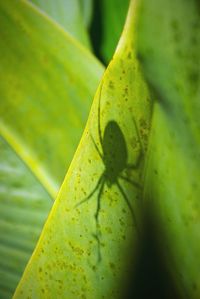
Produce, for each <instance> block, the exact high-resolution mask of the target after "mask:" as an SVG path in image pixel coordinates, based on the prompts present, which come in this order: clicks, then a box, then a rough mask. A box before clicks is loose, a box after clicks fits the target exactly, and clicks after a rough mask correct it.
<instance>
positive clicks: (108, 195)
mask: <svg viewBox="0 0 200 299" xmlns="http://www.w3.org/2000/svg"><path fill="white" fill-rule="evenodd" d="M135 8H136V7H135V1H132V2H131V6H130V12H129V17H128V19H127V23H126V27H125V30H124V33H123V35H122V38H121V40H120V42H119V45H118V48H117V51H116V53H115V56H114V59H113V60H112V61H111V63H110V65H109V67H108V69H107V70H106V72H105V75H104V76H103V79H102V82H101V84H100V86H99V88H98V90H97V93H96V96H95V98H94V102H93V105H92V109H91V112H90V115H89V119H88V122H87V125H86V129H85V131H84V134H83V137H82V139H81V141H80V144H79V146H78V149H77V151H76V154H75V156H74V159H73V161H72V164H71V166H70V168H69V170H68V173H67V176H66V178H65V180H64V183H63V185H62V187H61V190H60V192H59V195H58V197H57V199H56V201H55V204H54V206H53V209H52V210H51V213H50V215H49V217H48V220H47V222H46V225H45V227H44V230H43V233H42V235H41V238H40V240H39V243H38V245H37V247H36V249H35V251H34V254H33V256H32V258H31V260H30V262H29V264H28V266H27V268H26V270H25V272H24V275H23V277H22V280H21V282H20V284H19V286H18V288H17V290H16V293H15V296H14V298H27V297H31V298H40V297H46V298H56V297H59V298H69V299H70V298H88V299H89V298H91V299H93V298H97V299H98V298H121V297H122V296H123V298H127V297H126V294H127V293H129V291H131V286H132V279H133V276H132V275H131V274H132V273H133V272H134V267H135V263H136V261H137V248H138V243H139V241H140V240H141V238H142V234H141V231H142V227H141V226H140V209H141V206H142V201H141V198H142V194H141V193H142V186H141V175H142V171H143V162H144V154H145V148H146V143H147V138H148V133H149V124H150V119H151V101H150V99H149V94H148V90H147V88H146V85H145V83H144V81H143V79H142V76H141V73H140V67H139V65H138V62H137V60H136V58H135V52H134V34H133V33H134V22H135ZM101 139H102V140H101ZM129 283H130V284H129ZM127 295H128V294H127Z"/></svg>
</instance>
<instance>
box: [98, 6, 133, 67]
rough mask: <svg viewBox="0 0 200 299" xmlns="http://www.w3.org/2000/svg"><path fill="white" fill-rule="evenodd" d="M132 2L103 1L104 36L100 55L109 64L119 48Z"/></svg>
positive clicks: (101, 7)
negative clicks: (119, 41) (118, 44)
mask: <svg viewBox="0 0 200 299" xmlns="http://www.w3.org/2000/svg"><path fill="white" fill-rule="evenodd" d="M129 2H130V0H123V1H121V0H109V1H108V0H102V1H101V6H100V8H99V9H101V18H102V36H101V45H100V54H101V56H102V57H103V60H104V61H105V62H106V63H108V62H109V61H110V60H111V58H112V56H113V54H114V52H115V48H116V46H117V43H118V40H119V38H120V35H121V33H122V30H123V27H124V23H125V18H126V15H127V12H128V5H129Z"/></svg>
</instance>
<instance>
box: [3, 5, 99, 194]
mask: <svg viewBox="0 0 200 299" xmlns="http://www.w3.org/2000/svg"><path fill="white" fill-rule="evenodd" d="M0 28H1V29H0V32H1V39H0V64H1V75H0V95H1V105H0V131H1V134H2V135H3V137H4V138H5V139H6V140H7V141H8V143H9V144H11V146H12V147H13V148H14V149H15V151H17V153H18V154H19V156H20V157H22V159H23V160H24V161H25V162H26V163H27V164H28V166H29V167H30V169H31V170H32V171H33V172H34V173H35V175H36V176H37V177H38V178H39V180H40V181H41V183H42V184H43V185H44V186H45V188H46V189H47V190H48V192H49V193H50V194H51V195H52V196H53V197H54V196H55V194H56V193H57V190H58V188H59V186H60V183H61V181H62V179H63V177H64V174H65V172H66V169H67V168H68V166H69V163H70V161H71V159H72V157H73V154H74V151H75V149H76V146H77V144H78V141H79V139H80V136H81V133H82V130H83V127H84V124H85V121H86V119H87V116H88V111H89V107H90V105H91V99H92V96H93V95H94V92H95V89H96V87H97V85H98V82H99V80H100V77H101V75H102V73H103V67H102V66H101V65H100V64H99V62H98V61H97V60H96V59H95V58H94V57H93V56H92V55H91V54H90V53H89V52H88V51H87V50H85V49H84V48H83V47H82V46H81V45H80V44H79V43H78V42H76V41H75V40H74V39H73V38H72V37H70V36H69V35H68V34H67V33H66V32H64V31H63V30H62V28H61V27H59V26H58V25H57V24H56V23H54V22H53V21H52V20H51V19H49V18H48V17H47V16H45V15H44V14H42V13H41V12H40V11H38V10H37V9H36V8H35V7H33V6H32V5H31V4H30V3H29V2H24V1H16V0H14V1H11V0H8V1H1V3H0Z"/></svg>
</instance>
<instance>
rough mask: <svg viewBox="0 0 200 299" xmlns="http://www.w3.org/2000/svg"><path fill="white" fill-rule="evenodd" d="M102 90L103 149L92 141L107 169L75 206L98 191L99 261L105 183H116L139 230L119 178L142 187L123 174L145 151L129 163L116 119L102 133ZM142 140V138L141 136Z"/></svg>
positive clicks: (95, 235)
mask: <svg viewBox="0 0 200 299" xmlns="http://www.w3.org/2000/svg"><path fill="white" fill-rule="evenodd" d="M101 91H102V85H101V87H100V95H99V106H98V135H99V141H100V145H101V149H100V148H99V147H98V145H97V143H96V142H95V141H94V138H93V137H92V136H91V138H92V142H93V144H94V147H95V149H96V151H97V152H98V154H99V157H100V158H101V160H102V162H103V164H104V166H105V169H104V171H103V173H102V174H101V176H100V178H99V179H98V181H97V184H96V186H95V187H94V189H93V190H92V191H91V192H90V193H89V195H88V196H87V197H85V198H84V199H83V200H82V201H80V202H79V203H78V204H77V205H76V206H75V207H78V206H80V205H81V204H83V203H85V202H86V201H88V200H90V199H91V198H92V197H93V195H94V194H95V193H96V192H97V191H98V196H97V207H96V212H95V214H94V217H95V221H96V234H94V237H95V239H96V240H97V243H98V262H100V261H101V252H100V245H101V244H100V235H101V233H100V229H99V228H100V226H99V213H100V210H101V196H102V193H103V190H104V187H105V185H107V187H108V188H111V187H112V185H116V186H117V187H118V189H119V191H120V193H121V194H122V196H123V198H124V200H125V201H126V203H127V205H128V208H129V210H130V212H131V215H132V218H133V222H134V225H135V227H136V230H137V231H138V227H137V222H136V217H135V214H134V210H133V208H132V206H131V204H130V202H129V199H128V197H127V195H126V193H125V191H124V189H123V188H122V186H121V184H120V182H119V179H122V180H124V181H126V182H128V183H130V184H132V185H133V186H134V187H136V188H141V186H140V185H139V184H138V183H137V182H135V181H132V180H131V179H130V178H129V177H128V176H126V175H123V172H124V171H125V170H128V169H137V168H138V167H139V164H140V161H141V159H142V156H143V151H142V150H141V151H140V154H139V157H138V159H137V161H136V163H135V164H129V163H128V162H127V161H128V151H127V147H126V141H125V138H124V135H123V133H122V130H121V129H120V127H119V125H118V124H117V122H116V121H115V120H110V121H109V122H108V123H107V125H106V127H105V130H104V134H103V135H102V131H101V124H100V99H101ZM133 121H134V125H135V128H136V131H137V135H138V138H139V132H138V130H137V126H136V123H135V120H133ZM139 142H140V138H139ZM140 146H141V149H142V145H141V142H140Z"/></svg>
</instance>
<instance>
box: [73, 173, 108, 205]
mask: <svg viewBox="0 0 200 299" xmlns="http://www.w3.org/2000/svg"><path fill="white" fill-rule="evenodd" d="M102 180H103V174H102V175H101V176H100V178H99V180H98V182H97V184H96V186H95V187H94V189H93V190H92V191H91V192H90V194H89V195H88V196H87V197H86V198H84V199H83V200H81V201H80V202H79V203H77V204H76V205H75V208H77V207H78V206H80V205H82V204H83V203H84V202H86V201H88V200H89V199H90V198H91V197H92V196H93V195H94V193H95V192H96V191H97V190H98V188H99V186H100V185H101V181H102Z"/></svg>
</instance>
